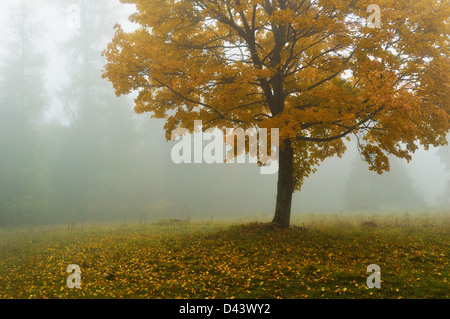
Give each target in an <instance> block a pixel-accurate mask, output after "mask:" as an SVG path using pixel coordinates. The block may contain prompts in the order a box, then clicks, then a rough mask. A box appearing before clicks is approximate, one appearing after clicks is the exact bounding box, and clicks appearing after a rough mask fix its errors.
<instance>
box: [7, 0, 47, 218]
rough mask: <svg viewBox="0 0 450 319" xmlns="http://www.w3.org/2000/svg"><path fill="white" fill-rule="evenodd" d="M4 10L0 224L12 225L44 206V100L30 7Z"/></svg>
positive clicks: (37, 30) (42, 62)
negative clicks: (8, 21)
mask: <svg viewBox="0 0 450 319" xmlns="http://www.w3.org/2000/svg"><path fill="white" fill-rule="evenodd" d="M10 12H11V16H10V17H11V21H12V22H11V24H10V26H9V28H10V29H9V32H8V34H9V36H10V38H9V39H8V42H7V43H2V44H3V45H5V47H6V48H7V50H6V53H5V57H4V58H3V59H2V61H1V65H0V224H1V225H9V226H14V225H15V226H17V225H23V224H25V223H30V222H36V221H37V220H38V219H42V218H43V216H44V215H45V213H46V212H47V210H48V196H49V192H50V189H49V180H48V177H49V176H48V167H47V165H46V161H45V160H46V159H45V158H44V154H45V152H44V151H43V150H44V145H45V144H44V143H43V141H42V140H41V139H40V135H39V134H38V128H39V125H40V121H41V118H42V114H43V111H44V110H45V109H46V107H48V102H49V101H48V96H47V93H46V88H45V78H44V72H45V70H46V59H45V56H44V54H43V53H42V47H41V46H40V41H42V24H41V23H40V22H39V21H37V19H36V6H34V5H32V4H31V2H29V1H23V0H22V1H19V2H18V3H16V4H15V6H12V7H11V8H10Z"/></svg>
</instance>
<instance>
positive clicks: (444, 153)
mask: <svg viewBox="0 0 450 319" xmlns="http://www.w3.org/2000/svg"><path fill="white" fill-rule="evenodd" d="M448 139H450V135H449V137H448ZM438 156H439V157H440V159H441V161H442V162H443V163H444V165H445V168H446V170H447V173H450V145H447V146H443V147H441V148H440V149H439V151H438ZM442 203H443V205H444V207H447V208H450V179H448V180H447V186H446V188H445V189H444V191H443V195H442Z"/></svg>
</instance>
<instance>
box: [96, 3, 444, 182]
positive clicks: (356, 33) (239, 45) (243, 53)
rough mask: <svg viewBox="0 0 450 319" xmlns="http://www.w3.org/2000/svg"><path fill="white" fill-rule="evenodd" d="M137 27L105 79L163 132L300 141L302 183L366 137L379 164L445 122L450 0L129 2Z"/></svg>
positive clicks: (434, 141)
mask: <svg viewBox="0 0 450 319" xmlns="http://www.w3.org/2000/svg"><path fill="white" fill-rule="evenodd" d="M122 2H123V3H133V4H135V5H136V9H137V11H136V13H135V14H133V15H132V16H131V17H130V20H131V21H132V22H135V23H137V24H138V25H140V26H141V28H139V29H138V30H136V31H133V32H125V31H124V30H123V29H122V28H121V27H120V26H119V25H117V26H116V34H115V37H114V39H113V40H112V42H111V43H110V44H109V46H108V48H107V49H106V50H105V53H104V54H105V56H106V58H107V60H108V63H107V65H106V66H105V69H104V77H105V78H108V79H109V80H110V81H111V82H112V83H113V85H114V88H115V90H116V93H117V95H123V94H128V93H131V92H138V97H137V98H136V106H135V109H136V112H138V113H143V112H151V113H152V115H153V116H154V117H156V118H165V119H167V123H166V126H165V129H166V131H167V134H166V136H168V137H170V136H171V132H172V130H174V129H175V128H178V127H187V128H189V127H190V126H192V123H193V121H194V120H195V119H197V120H202V121H203V123H204V129H205V130H206V129H208V128H210V127H217V128H225V127H252V126H253V127H266V128H279V129H280V140H281V141H286V140H290V141H291V142H292V145H293V147H294V149H295V152H296V153H295V161H296V163H295V164H296V165H297V166H296V168H295V174H296V176H295V180H296V188H297V189H298V188H299V187H300V185H301V182H302V180H303V179H304V177H305V176H307V175H308V174H309V173H311V172H312V171H313V168H312V167H313V166H314V165H317V164H318V163H319V162H320V161H321V160H323V159H325V158H326V157H329V156H334V155H341V154H342V152H343V151H344V146H343V142H342V139H343V138H345V137H347V136H348V135H350V134H356V135H358V136H359V138H360V139H359V140H360V142H361V146H360V147H361V148H360V149H361V151H362V152H363V154H364V156H365V158H366V160H367V161H368V163H369V164H370V165H371V166H370V167H371V169H373V170H376V171H378V172H380V173H381V172H382V171H384V170H387V169H389V164H388V162H387V157H386V155H387V154H394V155H396V156H398V157H401V158H406V159H410V154H411V153H412V152H414V151H415V150H416V149H417V147H418V145H417V144H419V143H420V144H423V145H424V146H425V147H428V146H429V145H434V146H437V145H442V144H444V143H445V135H446V133H447V132H448V131H449V128H450V123H449V117H450V106H449V91H450V90H449V84H450V81H449V80H450V79H449V75H448V70H449V69H450V62H449V55H448V54H449V38H448V26H449V16H450V6H449V5H448V1H438V0H417V1H409V0H395V1H394V0H380V1H377V4H378V5H379V6H380V8H381V17H380V18H381V22H382V26H381V28H370V27H368V26H367V23H365V22H361V20H364V19H366V18H367V17H368V15H369V13H368V12H367V7H368V6H369V5H370V4H371V3H372V1H369V0H360V1H353V0H333V1H331V0H318V1H300V0H289V1H288V0H286V1H263V0H230V1H208V0H207V1H205V0H202V1H200V0H178V1H175V0H155V1H147V0H122Z"/></svg>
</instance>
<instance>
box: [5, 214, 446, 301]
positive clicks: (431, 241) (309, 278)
mask: <svg viewBox="0 0 450 319" xmlns="http://www.w3.org/2000/svg"><path fill="white" fill-rule="evenodd" d="M365 222H371V223H368V224H367V223H366V224H364V223H365ZM293 224H295V225H298V226H300V227H293V228H290V229H286V230H277V229H274V228H272V227H271V226H269V225H268V224H265V223H257V222H252V223H233V222H214V223H207V222H191V223H189V224H180V223H172V222H159V223H153V224H147V225H110V226H101V225H97V226H90V227H84V228H83V229H80V228H78V229H75V230H72V231H67V230H66V229H64V228H62V227H61V228H49V229H31V230H30V229H28V230H25V229H24V230H14V231H11V230H10V231H2V232H0V298H227V299H228V298H250V299H253V298H449V297H450V288H449V280H450V278H449V248H450V245H449V230H450V215H449V214H448V213H447V214H445V213H442V214H433V215H431V214H425V215H406V214H403V215H399V216H397V217H394V216H383V215H379V216H371V217H367V216H366V217H363V215H361V216H351V215H345V214H338V215H300V216H297V217H294V218H293ZM363 225H366V226H367V227H365V226H363ZM303 226H304V227H303ZM70 264H77V265H79V266H80V268H81V282H82V287H81V289H69V288H67V286H66V280H67V277H68V276H69V274H68V273H67V272H66V269H67V266H68V265H70ZM370 264H377V265H379V266H380V268H381V288H380V289H376V288H374V289H368V288H367V286H366V279H367V277H368V276H369V275H370V274H369V273H366V268H367V266H368V265H370Z"/></svg>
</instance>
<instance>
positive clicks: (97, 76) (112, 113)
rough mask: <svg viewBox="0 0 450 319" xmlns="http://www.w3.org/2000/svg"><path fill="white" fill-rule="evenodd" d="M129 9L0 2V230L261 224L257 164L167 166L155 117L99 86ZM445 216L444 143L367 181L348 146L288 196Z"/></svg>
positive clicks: (447, 160) (55, 1) (271, 203)
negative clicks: (253, 219)
mask: <svg viewBox="0 0 450 319" xmlns="http://www.w3.org/2000/svg"><path fill="white" fill-rule="evenodd" d="M133 10H134V6H133V5H124V4H120V3H119V1H118V0H95V1H92V0H34V1H31V0H2V1H0V34H1V37H0V228H2V227H20V226H27V225H46V224H61V223H62V224H64V223H67V222H68V221H69V220H75V221H76V222H80V223H83V222H90V221H99V222H102V221H123V220H127V221H133V220H134V221H137V220H142V219H143V218H144V217H145V219H146V221H152V220H158V219H162V218H178V219H182V218H186V217H187V216H188V215H190V217H191V218H192V219H208V220H214V219H221V218H235V217H244V216H258V215H261V214H264V215H269V216H271V215H272V214H273V211H274V207H275V196H276V181H277V176H276V175H261V174H260V170H259V167H258V166H257V165H256V164H234V165H231V164H212V165H208V164H180V165H176V164H174V163H172V161H171V157H170V152H171V148H172V146H173V142H167V141H166V139H165V133H164V130H163V125H164V123H163V122H162V121H161V120H156V119H151V116H150V114H144V115H137V114H135V113H134V111H133V96H129V97H122V98H117V97H116V96H115V94H114V90H113V88H112V85H111V83H109V82H108V81H107V80H105V79H102V78H101V73H102V68H103V65H104V64H105V60H104V58H103V57H102V52H103V50H104V49H105V48H106V46H107V43H108V42H109V41H110V40H111V39H112V36H113V33H114V30H113V26H114V25H115V24H116V23H117V22H119V23H121V24H122V26H123V27H124V28H125V29H126V30H127V29H128V30H131V29H133V28H135V27H136V26H133V25H132V24H131V23H129V22H128V21H127V18H128V16H129V15H130V14H131V13H132V12H133ZM449 209H450V147H441V148H431V149H429V150H428V151H425V150H423V149H420V150H419V151H417V152H416V154H414V155H413V160H412V162H411V163H409V164H408V163H406V161H404V160H399V159H395V158H394V159H392V161H391V171H390V172H388V173H385V174H383V175H382V176H380V175H378V174H377V173H375V172H372V171H369V170H368V167H367V164H366V163H365V162H363V161H362V160H361V157H360V155H359V154H358V152H357V150H356V144H355V142H349V143H348V150H347V152H346V154H345V155H344V156H343V157H342V158H330V159H327V160H326V161H325V162H324V163H323V164H322V165H321V166H320V167H319V169H318V172H317V173H315V174H314V175H312V176H310V177H309V178H307V179H306V181H305V183H304V185H303V187H302V191H301V192H297V193H295V194H294V197H293V207H292V213H293V214H298V213H310V212H313V213H335V212H349V211H358V212H362V213H363V212H373V211H392V212H412V211H436V210H439V211H442V210H449Z"/></svg>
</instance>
